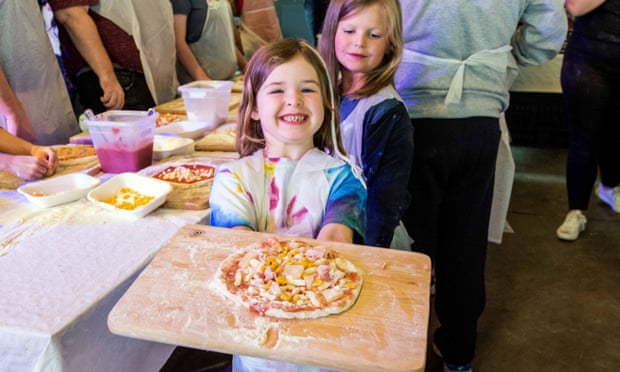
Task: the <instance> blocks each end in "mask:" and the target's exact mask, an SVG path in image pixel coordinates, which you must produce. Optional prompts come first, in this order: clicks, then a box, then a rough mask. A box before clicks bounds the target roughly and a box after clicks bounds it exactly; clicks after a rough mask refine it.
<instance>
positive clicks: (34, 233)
mask: <svg viewBox="0 0 620 372" xmlns="http://www.w3.org/2000/svg"><path fill="white" fill-rule="evenodd" d="M206 215H207V211H181V210H168V209H161V208H160V209H158V210H156V211H155V212H153V213H152V214H149V215H147V216H146V217H144V218H142V219H138V220H132V219H127V218H125V217H122V216H119V215H116V214H114V213H113V212H109V211H105V210H103V209H101V208H100V207H98V206H95V205H93V204H91V203H90V202H88V201H87V200H85V199H82V200H79V201H76V202H73V203H70V204H65V205H62V206H57V207H52V208H49V209H42V208H40V207H37V206H35V205H32V204H30V203H29V202H28V201H27V200H26V199H25V198H24V197H23V196H22V195H20V194H19V193H17V192H16V191H7V190H0V370H2V371H11V372H13V371H106V372H108V371H157V370H159V368H160V367H161V366H162V365H163V364H164V363H165V361H166V360H167V358H168V357H169V356H170V354H171V353H172V350H173V348H174V346H172V345H164V344H158V343H153V342H146V341H140V340H135V339H131V338H125V337H121V336H116V335H113V334H112V333H110V331H109V330H108V328H107V324H106V320H107V315H108V313H109V310H110V309H111V308H112V306H113V305H114V304H115V303H116V301H117V300H118V299H119V298H120V296H121V295H122V294H123V293H124V291H125V290H126V289H127V288H128V286H129V285H130V284H131V282H132V281H133V280H134V279H135V277H136V276H137V274H138V273H139V272H140V271H141V269H142V268H144V266H145V265H146V263H147V262H148V261H149V260H150V259H151V258H152V257H153V255H154V254H155V253H156V252H157V251H158V250H159V249H160V248H161V247H162V245H163V244H164V243H165V242H166V241H167V240H169V238H170V237H172V235H174V233H175V232H176V231H177V230H178V229H179V228H180V227H181V226H184V225H186V224H188V223H196V222H198V221H199V220H200V219H201V218H203V217H205V216H206Z"/></svg>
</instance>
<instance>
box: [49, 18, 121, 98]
mask: <svg viewBox="0 0 620 372" xmlns="http://www.w3.org/2000/svg"><path fill="white" fill-rule="evenodd" d="M54 17H55V18H56V21H57V22H58V23H60V24H62V25H63V26H64V28H65V29H66V30H67V32H68V34H69V37H70V38H71V40H72V41H73V44H75V47H76V48H77V50H78V51H79V52H80V54H81V55H82V57H83V58H84V60H85V61H86V63H88V65H89V66H90V68H92V69H93V71H94V72H95V74H97V77H98V78H99V85H100V86H101V90H103V96H102V97H101V102H102V103H103V105H104V106H105V107H106V108H108V109H122V108H123V106H124V105H125V92H124V91H123V88H122V87H121V85H120V83H119V82H118V79H117V77H116V74H115V73H114V66H113V65H112V61H111V60H110V56H108V53H107V52H106V50H105V48H104V46H103V42H102V41H101V37H100V36H99V31H98V30H97V26H96V25H95V22H94V21H93V19H92V18H91V17H90V15H89V14H88V7H87V6H74V7H70V8H65V9H60V10H57V11H55V12H54Z"/></svg>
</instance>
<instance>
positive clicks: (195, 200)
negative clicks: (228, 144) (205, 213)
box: [139, 155, 231, 210]
mask: <svg viewBox="0 0 620 372" xmlns="http://www.w3.org/2000/svg"><path fill="white" fill-rule="evenodd" d="M230 160H231V159H225V158H217V157H213V156H209V155H180V156H173V157H170V158H167V159H164V160H162V161H160V162H158V163H155V164H153V165H151V166H149V167H146V168H144V169H142V170H140V172H139V173H140V174H144V175H147V176H153V175H155V174H157V173H159V172H160V171H162V170H164V169H166V168H168V167H169V166H173V165H181V164H206V165H211V166H213V167H215V168H217V166H218V165H219V164H222V163H225V162H227V161H230ZM212 184H213V180H210V181H208V182H201V183H200V184H199V185H177V184H174V183H171V185H172V191H171V192H170V194H168V196H167V197H166V202H165V203H164V204H163V205H162V207H163V208H169V209H188V210H202V209H207V208H209V195H210V194H211V185H212Z"/></svg>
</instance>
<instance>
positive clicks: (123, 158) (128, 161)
mask: <svg viewBox="0 0 620 372" xmlns="http://www.w3.org/2000/svg"><path fill="white" fill-rule="evenodd" d="M96 150H97V157H98V158H99V163H100V164H101V168H102V169H103V171H104V172H106V173H123V172H136V171H139V170H140V169H142V168H145V167H148V166H149V165H151V164H152V163H153V142H149V143H147V144H145V145H144V146H142V147H140V148H138V149H134V150H127V149H122V148H117V147H103V148H101V147H99V148H97V149H96Z"/></svg>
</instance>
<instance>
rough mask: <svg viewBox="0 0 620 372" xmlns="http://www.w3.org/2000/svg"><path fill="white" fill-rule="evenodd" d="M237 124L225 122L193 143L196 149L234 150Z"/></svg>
mask: <svg viewBox="0 0 620 372" xmlns="http://www.w3.org/2000/svg"><path fill="white" fill-rule="evenodd" d="M236 142H237V124H235V123H226V124H223V125H220V126H219V127H217V128H215V129H214V130H212V131H211V132H209V133H207V135H206V136H204V137H202V138H201V139H199V140H196V142H195V143H194V149H195V150H196V151H231V152H232V151H236Z"/></svg>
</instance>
